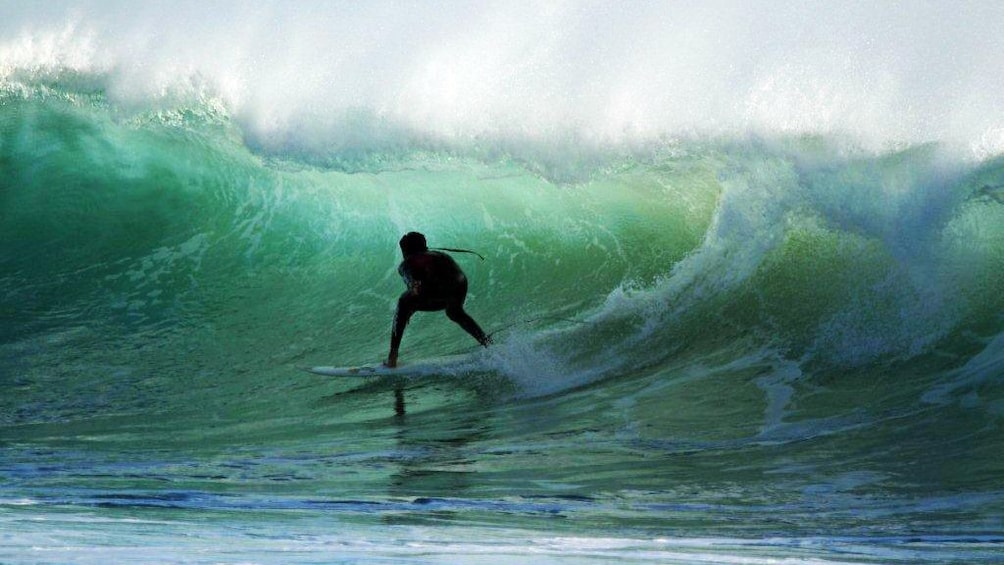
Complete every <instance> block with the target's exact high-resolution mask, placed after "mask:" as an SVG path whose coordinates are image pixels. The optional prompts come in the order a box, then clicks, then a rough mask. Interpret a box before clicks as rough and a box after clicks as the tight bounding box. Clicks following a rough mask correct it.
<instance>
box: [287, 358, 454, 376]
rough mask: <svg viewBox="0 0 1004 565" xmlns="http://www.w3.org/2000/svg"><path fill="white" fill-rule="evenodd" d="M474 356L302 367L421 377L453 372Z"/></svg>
mask: <svg viewBox="0 0 1004 565" xmlns="http://www.w3.org/2000/svg"><path fill="white" fill-rule="evenodd" d="M473 358H474V356H473V355H472V354H469V353H464V354H460V355H446V356H443V357H430V358H428V359H420V360H416V361H412V362H403V363H400V364H398V366H397V367H394V368H393V369H392V368H390V367H388V366H386V365H384V364H383V363H370V364H366V365H355V366H348V367H335V366H328V365H322V366H317V367H302V369H303V370H305V371H307V372H308V373H313V374H315V375H324V376H326V377H385V376H391V375H393V376H401V377H420V376H428V375H444V374H452V373H454V372H456V371H457V370H458V369H461V368H463V367H464V366H465V365H469V364H470V363H471V361H472V360H473Z"/></svg>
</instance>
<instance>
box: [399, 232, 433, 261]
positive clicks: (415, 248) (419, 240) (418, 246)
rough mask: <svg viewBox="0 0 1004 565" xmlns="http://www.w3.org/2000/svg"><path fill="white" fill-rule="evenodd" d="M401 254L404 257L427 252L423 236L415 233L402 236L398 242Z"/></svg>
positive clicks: (427, 247)
mask: <svg viewBox="0 0 1004 565" xmlns="http://www.w3.org/2000/svg"><path fill="white" fill-rule="evenodd" d="M399 244H400V245H401V254H402V255H404V256H405V257H407V256H409V255H414V254H416V253H425V252H426V251H428V250H429V245H428V244H427V243H426V242H425V236H424V235H422V234H420V233H418V232H417V231H413V232H408V233H406V234H404V237H402V238H401V241H400V242H399Z"/></svg>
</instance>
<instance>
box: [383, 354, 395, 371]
mask: <svg viewBox="0 0 1004 565" xmlns="http://www.w3.org/2000/svg"><path fill="white" fill-rule="evenodd" d="M383 364H384V366H385V367H390V368H391V369H393V368H394V367H397V355H393V356H391V357H388V358H387V360H386V361H384V362H383Z"/></svg>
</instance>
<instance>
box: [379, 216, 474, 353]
mask: <svg viewBox="0 0 1004 565" xmlns="http://www.w3.org/2000/svg"><path fill="white" fill-rule="evenodd" d="M400 245H401V254H402V255H403V256H404V261H401V265H400V266H399V267H398V268H397V272H398V273H400V274H401V278H402V279H404V284H405V285H407V286H408V290H406V291H404V294H402V295H401V298H399V299H398V301H397V312H396V313H395V314H394V328H393V330H392V331H391V334H390V354H389V355H388V356H387V361H386V362H385V363H384V364H385V365H387V366H388V367H396V366H397V352H398V348H400V346H401V337H402V336H403V335H404V328H405V327H406V326H407V325H408V320H410V319H411V315H412V314H414V313H415V312H419V311H421V312H438V311H440V310H446V316H447V317H448V318H449V319H450V320H452V321H453V322H454V323H456V324H457V325H459V326H460V327H461V328H463V329H464V331H466V332H467V333H469V334H471V336H472V337H473V338H474V339H476V340H478V343H480V344H481V345H482V346H484V347H488V344H489V343H491V338H489V336H487V335H485V332H484V331H483V330H482V329H481V327H480V326H478V323H477V322H475V321H474V318H471V317H470V315H469V314H467V312H465V311H464V300H465V299H466V298H467V276H466V275H464V272H463V271H462V270H460V266H459V265H457V263H456V261H454V260H453V258H452V257H450V256H449V255H447V254H445V253H442V252H440V251H436V250H431V251H430V250H429V246H428V244H426V241H425V236H424V235H422V234H420V233H418V232H409V233H407V234H405V235H404V237H402V238H401V241H400ZM446 251H460V250H446Z"/></svg>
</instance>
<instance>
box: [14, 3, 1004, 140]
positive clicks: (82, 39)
mask: <svg viewBox="0 0 1004 565" xmlns="http://www.w3.org/2000/svg"><path fill="white" fill-rule="evenodd" d="M1002 20H1004V5H1000V4H994V3H984V4H979V5H967V6H966V7H965V8H962V9H960V8H959V7H958V6H957V5H956V4H955V3H952V2H928V3H923V4H921V5H909V6H906V5H901V4H898V3H878V4H876V3H818V4H817V3H805V2H772V3H771V4H770V6H764V5H760V4H750V3H746V2H721V1H719V2H702V3H692V4H668V3H664V2H636V3H633V4H632V8H631V9H630V10H624V9H622V6H621V4H620V3H619V2H613V1H608V2H590V3H579V2H569V3H548V4H547V5H546V6H544V7H542V6H540V5H539V4H538V3H532V2H489V3H476V4H468V3H456V2H442V3H429V2H425V3H421V4H408V3H395V2H370V3H348V2H346V3H329V4H325V5H323V6H318V5H316V4H314V3H308V2H299V3H298V2H282V3H279V2H258V3H253V4H248V3H243V2H225V1H221V2H213V3H211V4H205V3H199V2H187V3H186V2H181V3H177V2H176V3H171V4H169V5H160V4H155V3H148V4H144V5H142V6H137V5H134V4H133V3H129V2H100V3H99V2H78V3H72V4H65V3H46V4H37V3H27V4H13V5H8V6H5V8H4V18H3V21H0V61H2V62H3V63H2V64H0V65H2V67H0V78H2V77H10V76H11V75H12V73H14V72H15V71H17V70H19V69H22V70H23V69H30V70H39V69H41V70H45V69H47V68H48V69H64V68H68V69H73V70H79V71H93V72H99V73H109V74H110V75H112V81H113V82H112V89H111V91H112V93H113V95H114V96H115V97H116V98H117V99H118V100H119V101H120V102H124V103H128V102H136V101H139V100H146V99H148V98H151V97H153V98H157V97H170V96H174V95H177V94H178V93H179V92H184V91H186V90H187V91H191V92H198V93H202V94H204V93H206V92H213V93H215V95H217V96H219V97H220V98H221V99H222V100H224V101H225V103H226V105H227V106H228V107H230V108H231V110H232V111H233V112H234V114H235V115H239V116H242V117H243V118H244V119H245V121H246V123H247V125H248V126H249V128H250V129H251V130H252V131H254V132H257V135H258V136H260V137H261V139H263V140H276V139H282V138H285V137H286V136H288V135H289V134H290V133H292V132H296V135H297V136H301V137H303V136H308V137H309V136H310V135H316V136H318V138H317V139H316V140H315V141H316V143H318V144H323V143H348V142H358V141H359V137H360V136H362V137H367V136H369V137H377V138H379V137H380V136H383V135H386V134H388V132H397V133H400V132H404V131H419V132H424V134H427V135H432V136H435V137H438V138H445V139H456V138H468V137H470V136H484V135H490V136H515V137H518V138H522V139H544V140H550V139H554V138H556V137H559V138H560V137H564V136H567V135H571V136H573V137H575V138H577V139H579V140H594V141H604V142H608V141H613V142H618V141H623V140H628V139H652V138H658V137H660V136H662V135H665V134H667V133H669V134H679V133H682V132H689V131H693V130H695V129H696V130H701V131H712V132H716V131H717V132H729V133H734V132H745V131H754V132H774V133H785V134H789V133H790V134H802V133H847V132H849V133H851V134H853V135H857V136H859V137H861V138H863V139H865V140H873V141H875V142H876V143H877V144H879V145H882V144H885V143H888V142H890V141H902V140H906V141H910V142H916V141H926V140H942V141H948V142H957V143H960V144H962V145H964V146H966V147H968V148H969V149H971V150H972V151H974V152H976V153H978V154H979V155H981V156H986V155H991V154H999V153H1000V151H1001V148H1002V146H1004V144H1002V141H1001V139H1002V138H1001V135H1000V132H1001V131H1002V130H1004V123H1002V118H1001V116H1002V115H1004V112H1002V110H1004V101H1002V99H1001V98H1000V97H999V96H998V95H997V93H999V92H1000V91H1002V90H1004V73H1001V72H1000V67H999V61H1000V60H1001V59H1004V38H1002V37H1001V35H1000V34H999V33H997V31H998V30H997V29H996V26H997V24H998V22H1000V21H1002ZM336 125H338V126H340V127H334V126H336Z"/></svg>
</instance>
